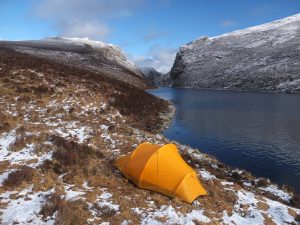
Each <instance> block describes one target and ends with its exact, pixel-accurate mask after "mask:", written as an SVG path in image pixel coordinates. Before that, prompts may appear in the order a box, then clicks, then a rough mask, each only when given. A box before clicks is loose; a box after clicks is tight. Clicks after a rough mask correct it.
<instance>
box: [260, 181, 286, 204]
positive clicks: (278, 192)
mask: <svg viewBox="0 0 300 225" xmlns="http://www.w3.org/2000/svg"><path fill="white" fill-rule="evenodd" d="M259 189H261V190H263V191H265V192H269V193H271V194H273V195H275V196H277V197H279V198H281V199H282V200H283V201H286V202H289V201H290V200H291V198H292V196H290V194H289V193H287V192H285V191H283V190H280V189H279V188H278V187H277V186H275V185H270V186H268V187H260V188H259Z"/></svg>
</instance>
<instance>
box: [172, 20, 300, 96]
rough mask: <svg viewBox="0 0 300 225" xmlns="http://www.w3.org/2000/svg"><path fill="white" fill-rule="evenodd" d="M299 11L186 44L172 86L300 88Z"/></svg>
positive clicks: (276, 90) (253, 89)
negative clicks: (261, 23)
mask: <svg viewBox="0 0 300 225" xmlns="http://www.w3.org/2000/svg"><path fill="white" fill-rule="evenodd" d="M299 46H300V14H297V15H294V16H291V17H287V18H285V19H281V20H277V21H274V22H271V23H267V24H263V25H260V26H256V27H250V28H248V29H245V30H240V31H235V32H231V33H227V34H224V35H221V36H217V37H212V38H208V37H201V38H199V39H198V40H196V41H193V42H191V43H189V44H187V45H185V46H182V47H181V48H180V50H179V52H178V54H177V56H176V60H175V63H174V66H173V68H172V70H171V79H172V83H173V86H178V87H192V88H209V89H231V90H251V91H273V92H288V93H299V92H300V61H299V59H300V47H299Z"/></svg>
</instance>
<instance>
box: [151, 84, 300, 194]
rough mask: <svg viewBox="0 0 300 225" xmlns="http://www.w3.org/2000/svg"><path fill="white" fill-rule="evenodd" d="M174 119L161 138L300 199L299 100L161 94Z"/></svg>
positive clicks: (178, 91)
mask: <svg viewBox="0 0 300 225" xmlns="http://www.w3.org/2000/svg"><path fill="white" fill-rule="evenodd" d="M149 92H150V93H152V94H154V95H156V96H159V97H161V98H164V99H168V100H172V101H174V104H175V107H176V114H175V117H174V120H173V123H172V125H171V126H170V128H169V129H167V130H166V131H165V132H164V135H165V136H166V137H168V138H169V139H173V140H176V141H179V142H181V143H183V144H187V145H190V146H192V147H194V148H199V149H201V151H203V152H205V153H209V154H211V155H214V156H216V157H217V158H218V159H219V160H220V161H222V162H224V163H225V164H228V165H230V166H233V167H238V168H241V169H246V170H248V171H250V172H251V173H252V174H254V175H256V176H260V177H268V178H270V179H271V180H272V181H274V182H276V183H281V184H288V185H290V186H292V187H294V188H295V189H296V190H297V192H298V193H300V95H287V94H271V93H253V92H235V91H212V90H193V89H176V88H160V89H156V90H151V91H149Z"/></svg>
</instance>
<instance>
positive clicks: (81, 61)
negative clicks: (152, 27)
mask: <svg viewBox="0 0 300 225" xmlns="http://www.w3.org/2000/svg"><path fill="white" fill-rule="evenodd" d="M1 46H2V47H8V48H11V49H13V50H15V51H17V52H21V53H26V54H29V55H34V56H39V57H42V58H47V59H52V60H55V61H59V62H63V63H65V64H68V65H70V64H72V65H76V66H78V67H83V68H87V69H90V70H93V71H95V72H99V73H101V74H104V75H107V76H110V77H113V78H117V79H119V80H121V81H124V82H127V83H129V84H131V85H134V86H136V87H140V88H148V87H151V84H150V82H149V81H148V80H146V79H144V78H143V76H142V73H141V72H140V71H139V70H138V69H137V68H136V67H135V65H134V63H132V62H131V61H129V60H128V59H127V58H126V57H125V55H124V53H123V52H122V50H121V49H120V48H119V47H118V46H115V45H112V44H105V43H103V42H100V41H92V40H89V39H88V38H63V37H54V38H46V39H43V40H39V41H0V47H1Z"/></svg>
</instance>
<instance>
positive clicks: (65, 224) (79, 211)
mask: <svg viewBox="0 0 300 225" xmlns="http://www.w3.org/2000/svg"><path fill="white" fill-rule="evenodd" d="M88 218H90V212H89V209H88V205H87V204H86V203H85V202H84V201H82V200H76V201H64V202H63V203H62V204H61V205H60V207H59V209H58V212H57V216H56V218H55V224H57V225H86V224H87V219H88Z"/></svg>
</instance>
